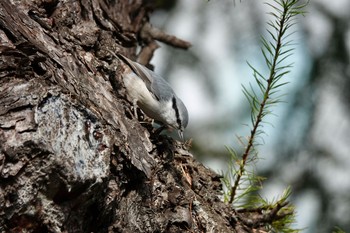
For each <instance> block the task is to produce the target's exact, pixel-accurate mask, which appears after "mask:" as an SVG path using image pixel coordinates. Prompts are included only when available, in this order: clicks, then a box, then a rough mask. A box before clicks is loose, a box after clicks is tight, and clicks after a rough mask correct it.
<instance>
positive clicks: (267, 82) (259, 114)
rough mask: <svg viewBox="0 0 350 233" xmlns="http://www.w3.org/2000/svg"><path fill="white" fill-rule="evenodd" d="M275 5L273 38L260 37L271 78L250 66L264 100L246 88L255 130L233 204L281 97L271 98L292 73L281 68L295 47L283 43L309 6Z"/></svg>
mask: <svg viewBox="0 0 350 233" xmlns="http://www.w3.org/2000/svg"><path fill="white" fill-rule="evenodd" d="M274 2H275V3H276V4H277V6H275V5H272V4H270V3H266V4H267V5H269V6H270V7H272V9H274V11H275V12H271V13H270V14H271V15H272V16H273V17H274V18H275V20H274V21H270V22H268V25H269V26H270V27H271V28H272V29H274V31H271V30H268V33H269V35H270V36H271V41H268V40H267V39H265V38H264V37H262V38H261V40H262V44H263V48H262V54H263V56H264V58H265V62H266V65H267V67H268V68H269V70H270V73H269V75H268V78H265V77H264V76H263V75H262V74H261V73H260V72H259V71H258V70H256V69H255V68H254V67H253V66H252V65H250V64H249V63H248V65H249V67H250V68H251V69H252V70H253V72H254V78H255V81H256V82H257V84H258V86H259V89H260V91H261V94H262V96H263V97H262V99H261V100H260V101H259V96H258V95H257V94H256V92H255V91H254V90H253V88H252V87H250V89H251V92H250V91H249V90H248V89H247V88H246V87H244V86H243V93H244V94H245V96H246V97H247V99H248V101H249V103H250V105H251V108H252V113H251V121H252V129H251V131H250V136H249V139H248V143H247V146H246V147H245V150H244V153H243V155H242V159H241V160H240V161H239V163H238V164H239V168H238V170H237V171H236V176H235V181H234V184H233V185H232V186H231V190H230V197H229V203H230V204H231V203H233V201H234V200H235V197H236V196H237V190H238V187H239V186H240V183H241V180H242V177H243V176H244V175H245V174H246V164H247V161H248V158H249V156H250V155H251V154H252V152H253V151H254V146H255V141H256V138H257V136H258V134H260V133H262V131H260V130H259V127H261V124H262V123H263V119H264V117H265V116H266V115H268V114H269V113H271V112H270V111H269V110H268V107H269V106H271V105H273V104H276V103H279V102H280V99H279V98H278V97H276V98H273V96H272V95H273V94H275V93H276V92H277V91H276V90H275V89H276V88H279V87H281V86H283V85H285V84H287V82H283V83H280V82H279V81H280V79H281V78H282V77H283V76H285V75H286V74H288V73H289V72H290V71H289V70H288V69H289V68H291V66H292V65H291V64H289V65H282V62H283V61H284V60H285V59H286V58H288V57H289V56H290V55H291V53H292V51H293V48H292V49H290V48H288V49H287V48H286V47H289V46H291V42H290V41H287V42H284V40H285V39H286V38H287V37H288V36H290V35H291V34H286V32H287V30H288V29H289V28H290V27H291V26H293V25H294V22H293V21H292V20H293V16H295V15H298V14H302V13H303V11H301V10H302V8H303V7H304V6H305V5H306V4H303V5H298V3H299V0H274ZM285 48H286V50H285Z"/></svg>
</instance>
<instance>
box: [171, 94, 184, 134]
mask: <svg viewBox="0 0 350 233" xmlns="http://www.w3.org/2000/svg"><path fill="white" fill-rule="evenodd" d="M172 100H173V109H174V110H175V116H176V123H177V124H178V126H179V129H181V127H182V125H181V120H180V113H179V109H178V108H177V104H176V98H175V96H173V99H172Z"/></svg>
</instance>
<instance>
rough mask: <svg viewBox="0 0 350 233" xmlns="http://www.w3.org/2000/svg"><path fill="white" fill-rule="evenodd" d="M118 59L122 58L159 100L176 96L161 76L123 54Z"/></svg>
mask: <svg viewBox="0 0 350 233" xmlns="http://www.w3.org/2000/svg"><path fill="white" fill-rule="evenodd" d="M118 57H120V58H121V59H122V60H123V61H124V62H125V63H126V64H127V65H128V66H129V67H130V68H131V69H132V71H133V72H134V73H135V74H136V75H137V76H138V77H140V78H141V79H142V80H143V82H144V83H145V84H146V87H147V89H148V90H149V91H150V92H151V93H152V94H153V95H154V96H155V97H156V98H157V99H158V100H169V99H171V98H172V97H173V96H174V91H173V89H172V88H171V87H170V85H169V84H168V82H167V81H165V80H164V79H163V78H162V77H161V76H160V75H158V74H156V73H154V72H153V71H152V70H150V69H148V68H147V67H145V66H143V65H141V64H139V63H137V62H134V61H132V60H130V59H129V58H127V57H125V56H123V55H121V54H118Z"/></svg>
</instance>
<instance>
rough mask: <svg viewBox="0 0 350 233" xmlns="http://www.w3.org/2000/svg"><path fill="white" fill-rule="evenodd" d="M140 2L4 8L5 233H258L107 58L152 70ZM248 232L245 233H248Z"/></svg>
mask: <svg viewBox="0 0 350 233" xmlns="http://www.w3.org/2000/svg"><path fill="white" fill-rule="evenodd" d="M149 9H150V6H149V5H147V4H146V3H143V2H142V1H136V0H135V1H131V2H130V1H107V0H86V1H83V0H80V1H79V0H70V1H62V0H24V1H19V0H2V1H0V43H1V45H0V46H1V47H0V56H1V60H0V231H1V232H233V231H235V230H236V231H239V232H246V231H247V232H249V229H248V228H247V227H244V226H243V225H242V224H241V223H240V222H239V221H238V220H237V219H238V218H237V215H236V214H235V213H234V211H233V210H232V209H231V208H230V207H228V206H227V205H225V204H224V203H222V202H221V201H220V199H219V197H220V195H221V182H220V177H219V176H218V175H217V174H215V173H213V172H212V171H210V170H208V169H207V168H205V167H203V166H202V165H201V164H199V163H198V162H196V161H195V160H194V159H193V157H192V156H191V154H190V153H189V152H188V151H187V145H184V144H183V143H180V142H177V141H174V140H172V139H170V138H168V137H166V136H159V137H158V136H155V135H153V134H152V132H153V131H152V126H151V125H150V124H140V122H139V121H138V120H137V119H135V117H134V116H133V114H131V112H132V111H131V110H130V109H131V105H130V103H129V102H128V101H127V99H126V93H125V90H124V88H123V86H122V82H121V71H120V69H119V65H118V64H119V61H118V59H116V58H115V57H113V56H111V54H110V53H109V52H108V50H113V51H116V52H122V53H123V54H126V55H127V56H129V57H135V52H136V48H137V47H138V46H139V47H141V52H140V56H139V58H140V59H139V60H140V62H143V63H147V62H148V61H149V60H150V58H151V57H152V53H153V51H154V49H156V48H157V47H158V46H157V44H156V43H155V39H157V40H162V41H163V42H166V43H169V44H172V45H173V46H176V47H180V48H187V47H188V46H189V44H188V43H186V42H184V41H182V40H179V39H177V38H175V37H172V36H168V35H165V34H162V32H161V31H159V30H156V29H154V28H152V26H151V25H150V24H149V23H148V14H149ZM244 229H245V230H244Z"/></svg>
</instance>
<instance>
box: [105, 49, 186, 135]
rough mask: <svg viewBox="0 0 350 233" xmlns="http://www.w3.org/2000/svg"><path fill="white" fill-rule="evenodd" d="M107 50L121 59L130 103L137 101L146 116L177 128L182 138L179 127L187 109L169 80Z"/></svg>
mask: <svg viewBox="0 0 350 233" xmlns="http://www.w3.org/2000/svg"><path fill="white" fill-rule="evenodd" d="M110 52H111V51H110ZM111 53H112V54H113V55H114V56H118V57H119V58H120V59H121V60H122V61H123V63H124V64H123V68H124V69H125V72H124V73H123V75H122V77H123V81H124V84H125V88H126V90H127V92H128V95H129V96H130V98H131V99H132V101H133V104H134V107H136V104H137V105H138V106H139V107H140V108H141V109H142V111H143V112H144V113H145V114H146V115H147V116H149V117H151V118H153V119H154V120H155V121H156V122H160V123H163V127H164V126H166V127H171V128H173V129H177V130H178V133H179V136H180V138H181V139H183V131H184V129H185V128H186V126H187V124H188V112H187V109H186V107H185V105H184V103H183V102H182V101H181V99H180V98H179V97H177V95H176V94H175V92H174V91H173V89H172V88H171V87H170V85H169V83H168V82H167V81H165V80H164V79H163V78H162V77H161V76H160V75H158V74H156V73H154V72H153V71H151V70H149V69H148V68H146V67H145V66H143V65H141V64H139V63H137V62H134V61H131V60H130V59H128V58H127V57H125V56H123V55H121V54H117V55H115V54H114V53H113V52H111ZM163 127H162V128H161V129H163Z"/></svg>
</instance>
